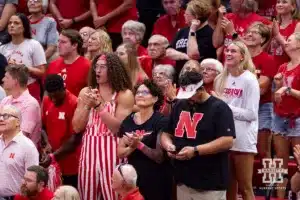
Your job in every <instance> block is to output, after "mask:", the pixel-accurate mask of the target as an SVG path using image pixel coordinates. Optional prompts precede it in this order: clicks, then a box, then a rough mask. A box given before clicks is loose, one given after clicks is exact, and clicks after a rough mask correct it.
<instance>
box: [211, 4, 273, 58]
mask: <svg viewBox="0 0 300 200" xmlns="http://www.w3.org/2000/svg"><path fill="white" fill-rule="evenodd" d="M230 5H231V8H232V13H228V14H226V9H225V8H224V7H223V6H222V7H220V8H219V19H218V23H217V26H216V29H215V30H214V34H213V44H214V47H216V48H219V47H222V46H223V45H224V48H225V49H226V48H227V47H228V45H229V44H231V42H232V41H234V40H237V39H242V38H243V37H244V36H245V33H246V31H247V29H248V28H249V26H250V25H251V24H252V23H254V22H263V23H264V24H270V23H271V22H270V21H269V20H267V19H266V18H264V17H262V16H260V15H257V14H256V13H255V12H256V11H257V2H256V1H255V0H243V1H241V0H231V1H230ZM225 14H226V15H225ZM223 56H224V55H223ZM223 56H221V57H222V59H225V58H223Z"/></svg>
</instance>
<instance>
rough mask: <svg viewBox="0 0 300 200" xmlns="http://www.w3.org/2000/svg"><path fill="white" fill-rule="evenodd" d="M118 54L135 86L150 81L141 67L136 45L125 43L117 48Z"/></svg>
mask: <svg viewBox="0 0 300 200" xmlns="http://www.w3.org/2000/svg"><path fill="white" fill-rule="evenodd" d="M116 53H117V54H118V56H119V58H120V59H121V61H122V62H123V64H124V66H125V69H126V70H127V73H128V75H129V77H130V79H131V82H132V85H133V86H135V85H136V84H137V83H140V82H142V81H143V80H145V79H148V76H147V74H146V73H145V72H144V70H143V69H142V68H141V66H140V63H139V61H138V58H137V51H136V48H135V45H134V44H132V43H123V44H121V45H120V46H119V47H118V48H117V51H116Z"/></svg>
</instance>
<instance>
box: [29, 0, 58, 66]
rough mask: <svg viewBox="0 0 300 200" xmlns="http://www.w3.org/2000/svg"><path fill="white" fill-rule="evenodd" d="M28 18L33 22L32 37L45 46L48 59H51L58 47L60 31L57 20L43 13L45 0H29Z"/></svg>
mask: <svg viewBox="0 0 300 200" xmlns="http://www.w3.org/2000/svg"><path fill="white" fill-rule="evenodd" d="M27 6H28V10H29V13H30V15H29V16H28V19H29V20H30V24H31V33H32V38H33V39H35V40H37V41H39V42H40V44H41V45H42V46H43V47H44V50H45V54H46V59H47V60H49V59H50V58H51V57H52V56H53V55H54V53H55V52H56V49H57V42H58V32H57V29H56V21H55V20H54V19H53V18H51V17H47V16H45V15H44V14H43V0H28V2H27Z"/></svg>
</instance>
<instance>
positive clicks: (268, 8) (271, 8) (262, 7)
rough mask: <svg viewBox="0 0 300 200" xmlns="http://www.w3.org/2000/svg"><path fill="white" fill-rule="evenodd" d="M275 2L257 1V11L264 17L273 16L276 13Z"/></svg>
mask: <svg viewBox="0 0 300 200" xmlns="http://www.w3.org/2000/svg"><path fill="white" fill-rule="evenodd" d="M276 3H277V0H268V1H266V0H260V2H259V10H258V13H257V14H259V15H261V16H265V17H269V18H272V17H275V16H276V15H277V13H276V8H275V7H276Z"/></svg>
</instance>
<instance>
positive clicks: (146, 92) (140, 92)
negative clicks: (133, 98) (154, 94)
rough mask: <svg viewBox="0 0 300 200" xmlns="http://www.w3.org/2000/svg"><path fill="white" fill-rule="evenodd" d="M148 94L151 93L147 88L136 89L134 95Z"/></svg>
mask: <svg viewBox="0 0 300 200" xmlns="http://www.w3.org/2000/svg"><path fill="white" fill-rule="evenodd" d="M148 94H151V93H150V91H148V90H141V91H136V93H135V95H137V96H138V95H141V96H147V95H148Z"/></svg>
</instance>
